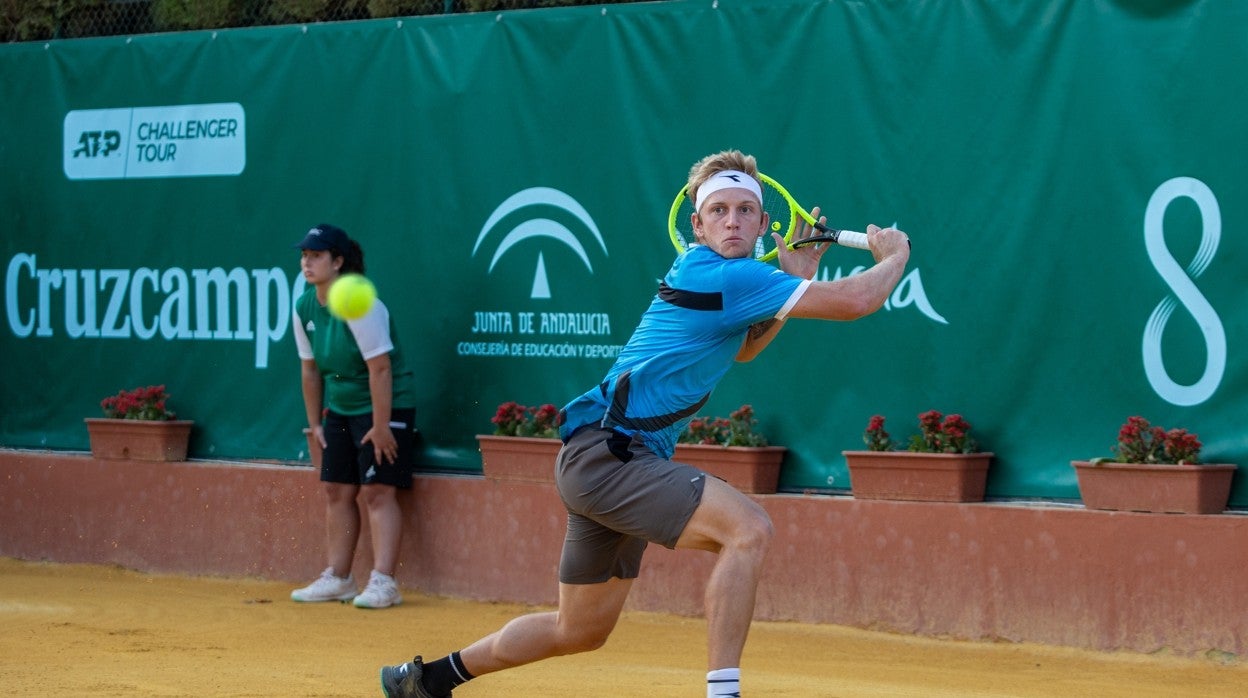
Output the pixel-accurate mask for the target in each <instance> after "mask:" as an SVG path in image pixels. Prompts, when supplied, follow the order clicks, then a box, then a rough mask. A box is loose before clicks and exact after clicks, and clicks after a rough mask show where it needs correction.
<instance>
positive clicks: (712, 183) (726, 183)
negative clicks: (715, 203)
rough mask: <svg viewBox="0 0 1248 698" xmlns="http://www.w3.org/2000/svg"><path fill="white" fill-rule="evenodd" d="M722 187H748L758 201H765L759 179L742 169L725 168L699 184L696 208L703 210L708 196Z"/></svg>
mask: <svg viewBox="0 0 1248 698" xmlns="http://www.w3.org/2000/svg"><path fill="white" fill-rule="evenodd" d="M720 189H748V190H749V191H750V193H752V194H753V195H754V196H755V198H757V199H758V203H760V204H761V203H763V190H762V189H761V188H759V186H758V180H756V179H754V178H753V177H751V176H749V175H748V174H746V173H744V172H741V171H740V170H724V171H723V172H716V173H715V174H713V175H711V178H710V179H708V180H706V181H705V182H703V183H702V184H701V185H699V186H698V198H697V200H696V201H695V202H694V205H693V208H694V210H695V211H701V210H702V204H703V203H705V202H706V197H708V196H710V195H711V194H714V193H715V192H717V191H719V190H720Z"/></svg>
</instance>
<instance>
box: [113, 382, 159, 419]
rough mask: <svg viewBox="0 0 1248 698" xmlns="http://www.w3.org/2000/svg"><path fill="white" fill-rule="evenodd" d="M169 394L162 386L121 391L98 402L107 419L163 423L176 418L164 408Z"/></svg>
mask: <svg viewBox="0 0 1248 698" xmlns="http://www.w3.org/2000/svg"><path fill="white" fill-rule="evenodd" d="M168 400H169V394H168V393H166V392H165V386H163V385H149V386H147V387H146V388H135V389H134V390H122V391H120V392H118V393H117V394H116V395H112V396H110V397H106V398H104V399H103V400H101V401H100V407H101V408H102V409H103V410H104V416H105V417H108V418H109V419H138V420H142V421H147V422H165V421H170V420H173V419H177V418H178V416H177V415H176V414H174V413H173V412H172V411H171V410H169V409H168V408H167V407H166V403H167V401H168Z"/></svg>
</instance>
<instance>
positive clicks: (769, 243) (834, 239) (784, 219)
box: [667, 172, 871, 262]
mask: <svg viewBox="0 0 1248 698" xmlns="http://www.w3.org/2000/svg"><path fill="white" fill-rule="evenodd" d="M758 178H759V180H760V181H762V183H763V210H764V211H766V212H767V214H768V217H769V218H770V219H771V227H770V230H768V231H767V233H765V234H764V235H763V236H762V237H760V238H759V239H758V243H757V244H755V245H754V258H755V259H757V260H759V261H762V262H767V261H771V260H772V259H775V258H776V253H777V252H778V250H777V249H776V241H775V239H773V238H772V237H771V233H780V234H781V235H782V236H783V237H784V243H785V244H786V245H788V246H789V248H790V249H793V248H797V247H804V246H806V245H814V244H816V243H820V242H826V243H833V244H837V245H844V246H845V247H856V248H858V249H860V250H868V249H871V248H870V246H869V245H868V244H867V236H866V235H865V234H863V233H856V232H854V231H852V230H836V229H835V228H829V227H827V226H826V225H824V224H822V223H819V222H818V221H816V220H815V219H814V218H812V217H811V215H810V214H809V213H807V212H806V209H804V208H802V206H801V204H799V203H797V201H796V200H794V199H793V196H792V195H791V194H789V192H788V190H786V189H785V188H784V187H783V186H781V185H780V183H779V182H777V181H776V180H774V179H772V178H771V177H768V176H767V175H765V174H763V173H762V172H759V173H758ZM686 189H688V186H685V187H681V189H680V193H678V194H677V195H676V199H675V200H674V201H672V210H671V211H670V212H669V213H668V218H667V232H668V233H669V234H670V235H671V236H672V244H673V245H674V246H675V247H676V251H677V252H684V251H685V250H687V249H689V246H690V245H692V244H694V243H695V242H697V238H696V237H695V236H694V234H693V223H692V221H691V217H692V214H693V212H694V211H693V201H692V200H691V199H690V198H689V197H688V196H686V195H685V194H686ZM798 220H804V221H806V222H807V223H809V224H810V225H813V226H814V227H815V228H817V229H818V230H819V232H820V234H819V235H812V236H810V237H808V238H803V239H801V240H797V241H796V242H795V241H794V240H793V233H794V232H795V231H796V230H797V222H798Z"/></svg>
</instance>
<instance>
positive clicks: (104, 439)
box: [83, 417, 195, 461]
mask: <svg viewBox="0 0 1248 698" xmlns="http://www.w3.org/2000/svg"><path fill="white" fill-rule="evenodd" d="M83 421H85V422H86V423H87V434H89V435H90V438H91V455H93V456H95V457H96V458H105V459H111V460H154V461H183V460H186V445H187V442H188V441H189V440H190V437H191V426H192V425H193V424H195V422H192V421H189V420H183V419H175V420H169V421H146V420H139V419H107V418H103V417H100V418H88V419H85V420H83Z"/></svg>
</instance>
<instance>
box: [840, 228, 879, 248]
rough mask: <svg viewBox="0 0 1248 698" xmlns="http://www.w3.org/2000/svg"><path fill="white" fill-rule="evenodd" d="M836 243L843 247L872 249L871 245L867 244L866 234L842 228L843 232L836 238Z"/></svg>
mask: <svg viewBox="0 0 1248 698" xmlns="http://www.w3.org/2000/svg"><path fill="white" fill-rule="evenodd" d="M836 244H838V245H841V246H843V247H856V248H858V249H860V250H869V249H871V245H869V244H867V236H866V234H865V233H856V232H854V231H852V230H842V231H841V234H840V235H839V236H838V237H837V238H836Z"/></svg>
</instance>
